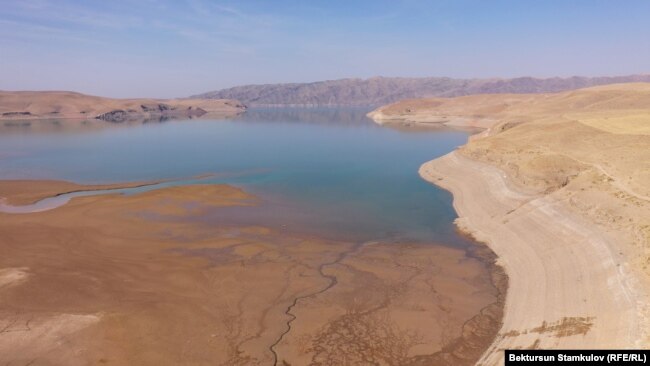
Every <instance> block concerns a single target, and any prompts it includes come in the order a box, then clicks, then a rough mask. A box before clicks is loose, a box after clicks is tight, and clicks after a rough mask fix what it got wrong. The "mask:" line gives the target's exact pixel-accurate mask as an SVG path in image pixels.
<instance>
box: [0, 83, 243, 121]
mask: <svg viewBox="0 0 650 366" xmlns="http://www.w3.org/2000/svg"><path fill="white" fill-rule="evenodd" d="M245 108H246V107H245V106H244V105H242V104H241V103H239V102H238V101H236V100H224V99H210V100H206V99H113V98H103V97H96V96H91V95H85V94H80V93H74V92H67V91H34V92H32V91H0V119H5V120H15V119H71V118H72V119H100V120H104V121H108V122H125V121H129V120H137V119H147V118H155V117H168V118H172V117H183V118H187V117H223V116H234V115H237V114H239V113H242V112H243V111H244V110H245Z"/></svg>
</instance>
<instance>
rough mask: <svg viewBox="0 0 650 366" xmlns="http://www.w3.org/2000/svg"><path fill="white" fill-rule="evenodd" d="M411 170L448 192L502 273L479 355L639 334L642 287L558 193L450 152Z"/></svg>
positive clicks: (496, 361) (637, 338) (600, 344)
mask: <svg viewBox="0 0 650 366" xmlns="http://www.w3.org/2000/svg"><path fill="white" fill-rule="evenodd" d="M420 174H421V175H422V176H423V177H424V178H425V179H427V180H429V181H431V182H432V183H435V184H437V185H440V186H441V187H443V188H446V189H448V190H450V191H451V192H452V193H453V194H454V207H455V208H456V210H457V212H458V214H459V217H460V218H459V220H458V225H459V226H460V227H461V228H463V229H464V230H466V231H467V232H469V233H471V234H472V235H474V236H475V237H476V238H477V239H478V240H480V241H483V242H485V243H487V244H488V245H489V246H490V248H491V249H492V250H494V251H495V253H496V254H497V255H498V256H499V264H501V265H502V266H503V267H504V269H505V271H506V273H507V274H508V276H509V285H510V287H509V289H508V296H507V300H506V308H505V314H504V319H503V327H502V329H501V331H500V333H499V336H498V337H497V339H496V340H495V342H494V343H493V344H492V346H491V348H490V350H488V352H487V353H486V354H485V355H484V357H483V359H482V362H480V363H479V364H486V365H500V364H502V361H501V358H502V357H503V353H502V352H501V350H502V349H506V348H529V347H530V348H627V347H635V346H636V347H639V346H642V345H644V344H646V343H642V330H643V329H644V327H647V322H646V320H645V319H643V318H642V314H640V312H641V311H642V308H641V307H639V306H638V304H639V303H645V302H647V297H646V296H645V293H642V292H639V291H638V290H639V289H638V288H635V287H634V286H635V283H636V280H635V278H634V277H633V276H632V275H631V274H630V273H629V271H630V269H629V268H628V265H627V264H626V263H625V260H624V258H623V257H622V256H621V255H619V253H618V250H617V249H616V248H617V247H618V243H617V241H616V240H614V238H612V237H610V236H609V235H607V234H606V233H605V232H603V231H602V230H600V229H599V228H598V227H596V226H595V225H593V224H592V223H591V222H589V221H587V220H585V219H584V218H583V217H581V216H579V215H576V214H575V213H573V212H571V211H570V210H568V209H567V208H566V207H565V205H564V204H563V203H562V201H561V199H560V198H558V197H555V196H553V195H540V194H535V193H524V192H522V191H520V190H518V189H515V188H513V187H512V186H511V185H509V184H508V178H507V177H506V175H505V173H504V172H503V171H501V170H499V169H498V168H496V167H494V166H491V165H488V164H484V163H480V162H476V161H474V160H471V159H468V158H466V157H463V156H462V155H461V154H459V153H457V152H454V153H451V154H449V155H447V156H445V157H443V158H440V159H437V160H434V161H431V162H428V163H426V164H424V165H423V166H422V168H421V170H420ZM646 345H647V344H646Z"/></svg>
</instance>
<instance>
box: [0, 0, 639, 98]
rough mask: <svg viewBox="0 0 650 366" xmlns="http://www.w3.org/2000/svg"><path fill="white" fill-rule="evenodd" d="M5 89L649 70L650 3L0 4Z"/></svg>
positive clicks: (199, 88)
mask: <svg viewBox="0 0 650 366" xmlns="http://www.w3.org/2000/svg"><path fill="white" fill-rule="evenodd" d="M0 2H1V3H2V4H1V6H0V89H4V90H27V89H29V90H42V89H48V90H54V89H56V90H75V91H80V92H84V93H90V94H96V95H103V96H114V97H133V96H149V97H174V96H187V95H190V94H195V93H200V92H204V91H208V90H214V89H220V88H224V87H229V86H234V85H240V84H250V83H276V82H302V81H316V80H324V79H338V78H346V77H364V78H365V77H371V76H377V75H382V76H450V77H513V76H524V75H531V76H539V77H547V76H569V75H586V76H599V75H622V74H633V73H648V72H650V1H647V0H609V1H599V0H557V1H552V0H545V1H538V0H511V1H505V0H504V1H499V0H476V1H464V0H429V1H427V0H402V1H400V0H386V1H384V0H368V1H366V0H359V1H357V0H328V1H313V0H312V1H307V0H305V1H291V0H286V1H262V0H251V1H247V0H240V1H220V0H214V1H212V0H174V1H172V0H140V1H125V0H110V1H108V0H101V1H99V0H98V1H92V0H83V1H82V0H0Z"/></svg>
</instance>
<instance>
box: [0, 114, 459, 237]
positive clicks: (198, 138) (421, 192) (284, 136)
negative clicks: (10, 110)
mask: <svg viewBox="0 0 650 366" xmlns="http://www.w3.org/2000/svg"><path fill="white" fill-rule="evenodd" d="M366 112H368V110H367V109H364V108H273V109H250V110H249V111H247V112H246V113H245V114H243V115H242V116H239V117H237V118H234V119H229V120H186V121H182V120H176V121H150V122H149V123H131V124H110V123H109V122H102V121H88V122H81V121H74V122H71V121H55V120H52V121H20V122H14V121H12V122H0V124H4V125H2V126H0V131H1V132H0V179H60V180H69V181H74V182H77V183H109V182H125V181H149V180H157V179H186V180H182V181H175V182H170V183H167V184H193V183H213V182H214V183H227V184H232V185H235V186H238V187H241V188H243V189H244V190H246V191H248V192H251V193H253V194H255V195H256V196H258V197H259V198H260V199H261V200H262V202H263V204H262V205H261V206H258V207H257V208H255V209H254V210H253V209H246V208H237V209H233V210H230V211H229V210H220V211H219V212H214V214H210V215H206V217H205V220H208V221H210V220H213V221H214V222H227V221H228V220H238V221H242V220H249V221H251V223H255V222H256V221H259V222H264V223H265V224H266V225H269V224H270V225H272V226H273V225H275V226H277V227H278V228H285V227H286V228H289V229H291V230H294V231H304V232H306V233H313V234H318V235H326V236H335V237H341V238H344V239H352V240H364V241H368V240H382V241H390V240H404V239H407V240H415V241H419V242H436V243H442V244H448V245H453V246H464V245H466V244H467V243H466V242H465V239H463V238H462V237H461V236H459V235H457V234H456V232H455V230H454V226H453V220H454V218H455V217H456V215H455V212H454V210H453V207H452V205H451V196H450V195H449V194H448V193H447V192H445V191H443V190H441V189H438V188H436V187H434V186H432V185H430V184H428V183H426V182H424V181H423V180H422V179H420V177H419V176H418V172H417V171H418V167H419V166H420V165H421V164H422V163H424V162H426V161H428V160H431V159H433V158H435V157H438V156H441V155H444V154H446V153H448V152H450V151H451V150H453V149H455V148H456V147H457V146H459V145H462V144H464V143H465V141H466V140H467V137H468V133H467V132H463V131H457V130H444V129H437V130H424V131H422V130H419V131H415V130H413V129H412V128H402V129H394V128H390V127H382V126H379V125H377V124H375V123H373V122H372V121H371V120H370V119H368V118H367V117H366V116H365V114H366ZM205 174H213V175H212V176H209V177H207V178H202V179H189V180H187V178H188V177H195V176H199V175H205ZM142 189H151V187H149V188H140V189H139V190H142ZM137 191H138V190H126V191H124V192H125V193H126V194H129V193H133V192H137ZM59 200H61V199H59Z"/></svg>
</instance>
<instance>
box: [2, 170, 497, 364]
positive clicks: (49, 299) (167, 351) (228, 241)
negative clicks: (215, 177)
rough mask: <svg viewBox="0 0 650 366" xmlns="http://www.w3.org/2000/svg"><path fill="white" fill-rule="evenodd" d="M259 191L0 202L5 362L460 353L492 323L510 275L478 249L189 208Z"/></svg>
mask: <svg viewBox="0 0 650 366" xmlns="http://www.w3.org/2000/svg"><path fill="white" fill-rule="evenodd" d="M16 184H18V183H16V182H9V183H6V182H5V183H0V190H1V188H3V185H5V186H7V187H8V186H10V185H13V188H14V190H13V191H11V192H13V193H11V192H10V191H9V190H8V189H7V187H4V188H5V189H4V190H3V191H2V192H3V194H4V195H5V196H7V198H8V199H9V200H11V201H13V202H30V201H32V200H33V199H35V197H42V196H43V195H49V194H52V193H53V191H57V189H58V190H62V191H68V190H70V189H71V188H74V189H79V188H80V187H79V186H76V185H71V184H69V183H57V184H53V183H52V182H49V183H47V184H43V183H42V182H28V181H26V182H21V183H20V184H19V186H20V187H22V189H15V188H16V187H15V185H16ZM82 188H83V187H82ZM21 191H22V193H21ZM26 193H29V195H26ZM59 193H60V192H59ZM256 203H257V200H256V199H255V197H252V196H250V195H248V194H247V193H245V192H243V191H241V190H239V189H237V188H233V187H230V186H225V185H191V186H177V187H171V188H164V189H159V190H153V191H148V192H145V193H140V194H137V195H130V196H122V195H101V196H88V197H79V198H75V199H73V200H72V201H71V202H69V203H68V204H67V205H65V206H62V207H59V208H57V209H54V210H51V211H45V212H40V213H32V214H20V215H10V214H0V252H1V253H2V255H0V363H2V364H7V365H15V364H16V365H18V364H34V365H36V364H43V365H88V364H107V365H111V364H112V365H177V364H185V365H204V364H206V365H207V364H210V365H215V364H216V365H272V364H278V365H307V364H314V365H343V364H347V365H361V364H363V365H365V364H378V365H410V364H412V365H438V364H439V365H445V364H449V365H451V364H453V365H463V364H473V363H474V362H475V361H476V360H477V359H478V357H479V356H480V354H481V353H483V351H484V349H485V348H486V347H487V346H488V345H489V344H490V343H491V341H492V339H493V338H494V336H495V335H496V332H497V330H498V328H499V320H500V313H501V305H502V304H501V302H502V296H499V294H500V293H499V291H498V290H497V288H496V287H495V285H494V283H493V281H491V278H492V279H493V280H494V282H496V283H498V284H499V285H500V286H501V289H502V290H503V287H504V286H505V284H504V282H503V281H504V277H503V276H501V275H500V274H499V272H498V271H492V272H491V273H490V272H489V269H488V268H487V267H486V265H485V263H484V260H482V259H479V257H482V256H488V255H487V254H483V253H480V249H477V250H476V251H475V252H473V253H469V255H468V253H467V252H465V251H463V250H459V249H454V248H448V247H443V246H439V245H430V244H422V243H390V244H388V243H377V242H372V243H350V242H343V241H333V240H323V239H320V238H316V237H308V236H305V235H292V234H291V233H286V232H284V231H283V232H282V233H278V232H274V231H273V230H270V229H268V228H265V227H261V226H236V225H232V223H231V224H229V225H227V226H226V225H220V224H219V223H218V222H213V223H205V222H203V221H201V220H195V219H194V218H196V217H199V216H200V215H202V213H204V212H205V210H208V209H210V210H214V209H215V208H218V207H227V206H233V205H255V204H256Z"/></svg>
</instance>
